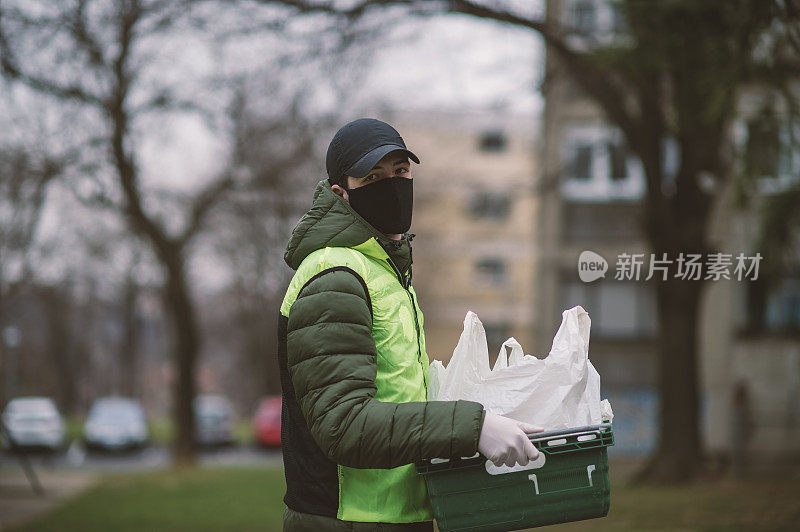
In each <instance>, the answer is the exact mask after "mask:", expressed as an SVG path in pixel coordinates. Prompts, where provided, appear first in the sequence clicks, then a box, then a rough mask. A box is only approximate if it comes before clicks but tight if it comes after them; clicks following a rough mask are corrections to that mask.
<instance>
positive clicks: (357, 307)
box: [286, 270, 484, 469]
mask: <svg viewBox="0 0 800 532" xmlns="http://www.w3.org/2000/svg"><path fill="white" fill-rule="evenodd" d="M367 297H368V296H367V294H366V293H365V287H364V286H363V282H362V281H361V279H360V277H358V276H357V275H356V274H355V272H350V271H342V270H333V271H330V272H327V273H324V274H323V275H320V276H318V277H316V278H314V279H312V281H311V282H309V283H308V284H307V285H306V286H305V287H304V288H303V289H302V290H301V291H300V293H299V295H298V297H297V299H296V300H295V302H294V304H293V305H292V307H291V310H290V312H289V322H288V328H287V336H286V344H287V366H288V369H289V374H290V375H291V378H292V384H293V386H294V390H295V394H296V396H297V401H298V403H299V404H300V409H301V410H302V412H303V416H304V417H305V419H306V423H307V424H308V428H309V430H310V431H311V434H312V436H313V437H314V440H315V441H316V442H317V444H318V445H319V446H320V448H321V449H322V450H323V452H325V454H326V455H327V456H328V457H329V458H330V459H331V460H333V461H334V462H336V463H338V464H341V465H345V466H349V467H357V468H376V469H377V468H392V467H397V466H400V465H404V464H408V463H412V462H415V461H417V460H420V459H423V458H435V457H439V458H451V457H458V456H471V455H473V454H475V453H476V452H477V448H478V438H479V435H480V429H481V425H482V423H483V415H484V414H483V407H482V406H481V405H480V404H479V403H475V402H472V401H430V402H411V403H386V402H381V401H378V400H376V399H375V398H374V397H375V392H376V388H375V376H376V375H377V361H376V348H375V342H374V340H373V339H372V333H371V330H372V317H371V311H370V308H369V303H368V300H367Z"/></svg>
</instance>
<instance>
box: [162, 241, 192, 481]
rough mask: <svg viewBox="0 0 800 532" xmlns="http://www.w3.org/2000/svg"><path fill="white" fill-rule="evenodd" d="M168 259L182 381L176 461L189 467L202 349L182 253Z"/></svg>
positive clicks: (168, 300) (168, 296)
mask: <svg viewBox="0 0 800 532" xmlns="http://www.w3.org/2000/svg"><path fill="white" fill-rule="evenodd" d="M165 258H166V257H165ZM165 262H166V264H165V265H166V269H167V272H166V273H167V282H166V285H165V287H164V293H163V298H164V308H165V310H166V312H167V314H168V315H169V316H170V318H171V320H172V325H173V327H172V328H173V331H174V334H175V336H174V339H173V341H174V342H175V345H174V353H175V356H176V361H177V366H178V374H177V379H178V380H177V383H176V386H175V387H174V388H173V390H174V394H175V395H174V398H173V401H174V404H173V408H174V411H175V416H174V419H175V422H176V427H175V429H176V434H175V441H174V442H173V460H174V463H175V465H178V466H187V465H192V464H193V463H194V458H195V452H194V451H195V449H194V428H195V419H194V409H193V407H192V403H193V400H194V396H195V382H194V374H195V360H196V358H197V353H198V350H199V342H198V331H197V319H196V316H195V313H194V308H193V307H192V304H191V301H190V297H189V288H188V286H187V284H186V274H185V271H184V264H183V257H182V253H181V252H180V251H174V253H173V255H172V256H170V257H169V258H168V260H166V261H165Z"/></svg>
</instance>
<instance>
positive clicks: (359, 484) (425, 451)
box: [278, 118, 541, 531]
mask: <svg viewBox="0 0 800 532" xmlns="http://www.w3.org/2000/svg"><path fill="white" fill-rule="evenodd" d="M409 160H411V161H414V162H415V163H419V159H418V158H417V156H416V155H414V154H413V153H412V152H411V151H409V150H408V149H407V148H406V145H405V143H404V142H403V139H402V138H401V137H400V135H399V134H398V133H397V131H395V130H394V128H392V127H391V126H390V125H389V124H386V123H384V122H381V121H379V120H374V119H369V118H362V119H359V120H355V121H353V122H350V123H348V124H346V125H345V126H343V127H342V128H341V129H340V130H339V131H338V132H337V133H336V135H335V136H334V137H333V140H332V141H331V143H330V146H329V147H328V154H327V159H326V165H327V170H328V179H327V180H323V181H321V182H320V183H319V184H318V185H317V189H316V191H315V193H314V203H313V205H312V207H311V210H309V211H308V213H306V215H305V216H304V217H303V218H302V219H301V220H300V222H299V223H298V224H297V226H296V227H295V229H294V232H293V233H292V237H291V240H290V241H289V245H288V247H287V250H286V254H285V256H284V258H285V260H286V262H287V264H289V266H291V267H292V269H294V270H297V271H296V273H295V275H294V278H293V279H292V281H291V284H290V285H289V289H288V290H287V292H286V297H285V298H284V300H283V304H282V305H281V309H280V314H281V316H280V323H279V351H278V356H279V359H280V373H281V387H282V390H283V412H282V417H281V441H282V447H283V461H284V467H285V474H286V496H285V497H284V502H285V503H286V506H287V509H286V511H285V513H284V521H283V522H284V530H287V531H301V530H302V531H321V530H364V529H368V530H371V529H373V528H380V530H433V526H432V519H433V515H432V512H431V507H430V504H429V502H428V497H427V493H426V489H425V482H424V480H423V478H422V477H420V476H418V475H417V474H416V472H415V470H414V466H413V462H415V461H417V460H420V459H423V458H434V457H439V458H453V457H460V456H472V455H474V454H475V452H476V451H480V452H481V453H482V454H483V455H484V456H486V457H487V458H489V459H490V460H492V461H493V462H494V463H496V464H498V465H500V464H503V463H505V464H507V465H514V464H515V463H520V464H523V465H525V464H527V463H528V461H529V460H533V459H535V458H536V457H537V456H538V451H537V450H536V448H535V447H534V446H533V444H532V443H531V442H530V440H529V439H528V437H527V434H531V433H534V432H537V431H539V430H541V429H537V428H536V427H533V426H531V425H527V424H525V423H519V422H517V421H514V420H511V419H508V418H505V417H501V416H497V415H494V414H490V413H488V412H485V411H484V409H483V407H482V406H481V405H480V404H478V403H475V402H471V401H430V402H428V401H427V384H428V383H427V379H428V375H427V374H428V355H427V354H426V352H425V334H424V332H423V330H422V326H423V317H422V312H421V311H420V308H419V305H418V304H417V296H416V294H415V293H414V289H413V288H412V286H411V244H410V242H411V237H412V236H413V235H409V234H406V231H408V229H409V228H410V226H411V209H412V198H413V194H412V186H413V180H412V178H411V167H410V166H411V165H410V162H409ZM377 523H380V525H378V524H377Z"/></svg>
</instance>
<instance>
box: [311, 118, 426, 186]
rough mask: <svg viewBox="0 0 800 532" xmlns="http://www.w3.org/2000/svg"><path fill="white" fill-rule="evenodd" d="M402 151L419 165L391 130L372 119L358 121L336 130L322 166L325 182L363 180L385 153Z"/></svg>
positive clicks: (387, 125)
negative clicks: (325, 171)
mask: <svg viewBox="0 0 800 532" xmlns="http://www.w3.org/2000/svg"><path fill="white" fill-rule="evenodd" d="M396 150H402V151H403V152H405V154H406V155H407V156H408V158H409V159H411V160H412V161H414V162H415V163H417V164H419V157H417V156H416V155H414V154H413V153H412V152H411V151H410V150H409V149H408V148H406V143H405V142H403V137H401V136H400V133H398V132H397V130H396V129H395V128H393V127H392V126H390V125H389V124H387V123H386V122H381V121H380V120H376V119H374V118H359V119H358V120H353V121H352V122H348V123H347V124H345V125H343V126H342V127H341V128H339V131H337V132H336V134H335V135H334V136H333V140H331V143H330V144H329V145H328V155H327V156H326V158H325V166H326V167H327V170H328V182H330V184H331V185H334V184H336V183H338V182H339V181H340V180H341V179H342V177H344V176H346V175H349V176H353V177H364V176H365V175H367V173H368V172H369V171H370V170H372V168H373V167H374V166H375V165H376V164H377V163H378V161H380V160H381V159H382V158H383V157H384V156H385V155H386V154H387V153H390V152H393V151H396Z"/></svg>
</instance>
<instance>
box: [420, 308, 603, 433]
mask: <svg viewBox="0 0 800 532" xmlns="http://www.w3.org/2000/svg"><path fill="white" fill-rule="evenodd" d="M590 327H591V320H590V319H589V314H588V313H587V312H586V311H585V310H584V309H583V308H582V307H574V308H571V309H569V310H565V311H564V312H563V313H562V319H561V326H560V327H559V328H558V332H557V333H556V336H555V338H553V346H552V348H551V349H550V354H549V355H548V356H547V357H546V358H544V359H542V360H539V359H538V358H536V357H534V356H531V355H526V354H524V352H523V350H522V346H521V345H520V344H519V342H517V341H516V340H515V339H514V338H509V339H508V340H506V341H505V343H504V344H503V347H502V348H501V349H500V354H499V356H498V358H497V362H495V365H494V368H491V369H490V368H489V351H488V349H487V346H486V333H485V331H484V329H483V324H482V323H481V321H480V320H479V319H478V316H477V315H475V313H474V312H467V316H466V318H464V331H463V332H462V333H461V338H460V339H459V341H458V345H457V346H456V349H455V351H454V352H453V357H452V358H451V359H450V363H449V364H448V365H447V367H445V366H444V365H442V363H441V362H440V361H438V360H435V361H434V362H433V363H432V364H431V366H430V372H429V376H430V378H429V380H428V381H429V385H428V399H429V400H440V401H453V400H457V399H467V400H470V401H476V402H478V403H481V404H482V405H483V406H484V408H486V410H487V411H488V412H492V413H494V414H499V415H502V416H507V417H510V418H513V419H516V420H518V421H525V422H527V423H533V424H534V425H538V426H540V427H543V428H544V429H545V430H556V429H562V428H571V427H580V426H585V425H596V424H598V423H601V422H602V421H603V420H608V421H610V420H611V417H613V413H612V412H611V405H610V404H608V401H603V403H604V404H603V405H601V401H600V375H599V374H598V373H597V371H596V370H595V369H594V366H592V363H591V362H590V361H589V355H588V354H589V329H590Z"/></svg>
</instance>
